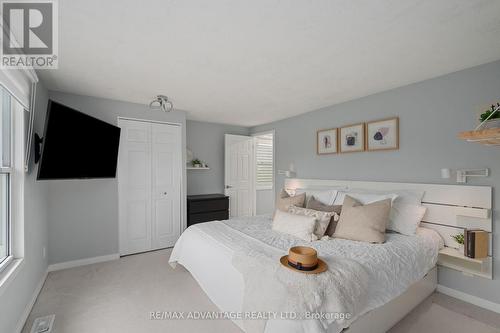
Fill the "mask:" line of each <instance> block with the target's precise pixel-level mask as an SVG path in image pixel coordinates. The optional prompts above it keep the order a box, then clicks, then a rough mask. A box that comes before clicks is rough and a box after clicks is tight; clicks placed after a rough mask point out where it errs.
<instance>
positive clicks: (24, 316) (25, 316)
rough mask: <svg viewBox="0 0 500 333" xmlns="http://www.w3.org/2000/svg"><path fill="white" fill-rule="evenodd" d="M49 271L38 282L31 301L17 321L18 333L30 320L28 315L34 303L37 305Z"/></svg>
mask: <svg viewBox="0 0 500 333" xmlns="http://www.w3.org/2000/svg"><path fill="white" fill-rule="evenodd" d="M47 273H48V272H47V271H46V272H45V273H44V274H43V276H42V278H41V279H40V282H38V285H37V286H36V288H35V290H34V291H33V295H32V296H31V299H30V301H29V302H28V304H26V307H25V308H24V311H23V313H22V314H21V317H20V318H19V321H18V322H17V326H16V333H21V331H22V330H23V327H24V324H25V323H26V320H28V316H29V315H30V312H31V309H32V308H33V305H35V302H36V299H37V297H38V294H40V291H42V287H43V284H44V283H45V280H46V279H47Z"/></svg>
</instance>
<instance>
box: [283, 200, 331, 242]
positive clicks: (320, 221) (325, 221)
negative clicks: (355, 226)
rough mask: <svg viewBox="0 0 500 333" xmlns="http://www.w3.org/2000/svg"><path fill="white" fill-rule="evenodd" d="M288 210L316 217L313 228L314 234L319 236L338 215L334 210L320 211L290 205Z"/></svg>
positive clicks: (321, 235)
mask: <svg viewBox="0 0 500 333" xmlns="http://www.w3.org/2000/svg"><path fill="white" fill-rule="evenodd" d="M288 212H289V213H291V214H296V215H303V216H312V217H314V218H316V227H315V228H314V234H315V235H316V236H318V238H321V237H323V236H324V235H325V232H326V229H327V228H328V225H330V221H331V220H333V221H338V219H339V216H338V215H337V213H335V212H322V211H319V210H314V209H307V208H301V207H296V206H290V207H289V208H288Z"/></svg>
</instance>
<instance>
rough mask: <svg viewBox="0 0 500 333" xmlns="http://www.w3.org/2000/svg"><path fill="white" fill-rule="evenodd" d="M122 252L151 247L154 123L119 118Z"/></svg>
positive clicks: (135, 251) (146, 249) (128, 252)
mask: <svg viewBox="0 0 500 333" xmlns="http://www.w3.org/2000/svg"><path fill="white" fill-rule="evenodd" d="M118 125H119V127H120V128H121V129H122V131H121V134H120V152H119V157H118V191H119V193H118V196H119V220H120V254H121V255H125V254H131V253H137V252H144V251H149V250H150V249H151V124H149V123H144V122H139V121H129V120H123V119H119V122H118Z"/></svg>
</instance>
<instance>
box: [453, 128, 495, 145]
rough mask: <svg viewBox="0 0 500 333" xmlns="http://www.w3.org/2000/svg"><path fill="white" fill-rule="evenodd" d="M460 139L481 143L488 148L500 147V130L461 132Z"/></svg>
mask: <svg viewBox="0 0 500 333" xmlns="http://www.w3.org/2000/svg"><path fill="white" fill-rule="evenodd" d="M458 137H459V138H460V139H463V140H466V141H467V142H475V143H480V144H483V145H486V146H500V128H490V129H485V130H476V131H466V132H461V133H460V134H459V135H458Z"/></svg>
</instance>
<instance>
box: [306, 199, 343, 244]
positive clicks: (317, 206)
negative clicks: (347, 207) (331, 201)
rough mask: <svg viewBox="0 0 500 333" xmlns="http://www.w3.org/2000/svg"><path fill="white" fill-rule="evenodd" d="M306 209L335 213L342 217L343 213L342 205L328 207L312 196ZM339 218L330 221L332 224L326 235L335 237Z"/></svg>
mask: <svg viewBox="0 0 500 333" xmlns="http://www.w3.org/2000/svg"><path fill="white" fill-rule="evenodd" d="M306 208H309V209H314V210H319V211H322V212H335V213H337V215H340V213H341V212H342V205H326V204H324V203H322V202H320V201H318V200H316V198H315V197H314V196H311V198H309V200H307V204H306ZM337 222H338V218H337V217H336V216H332V218H331V219H330V224H329V225H328V228H327V229H326V231H325V235H328V236H330V237H331V236H333V233H334V232H335V227H336V226H337Z"/></svg>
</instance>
